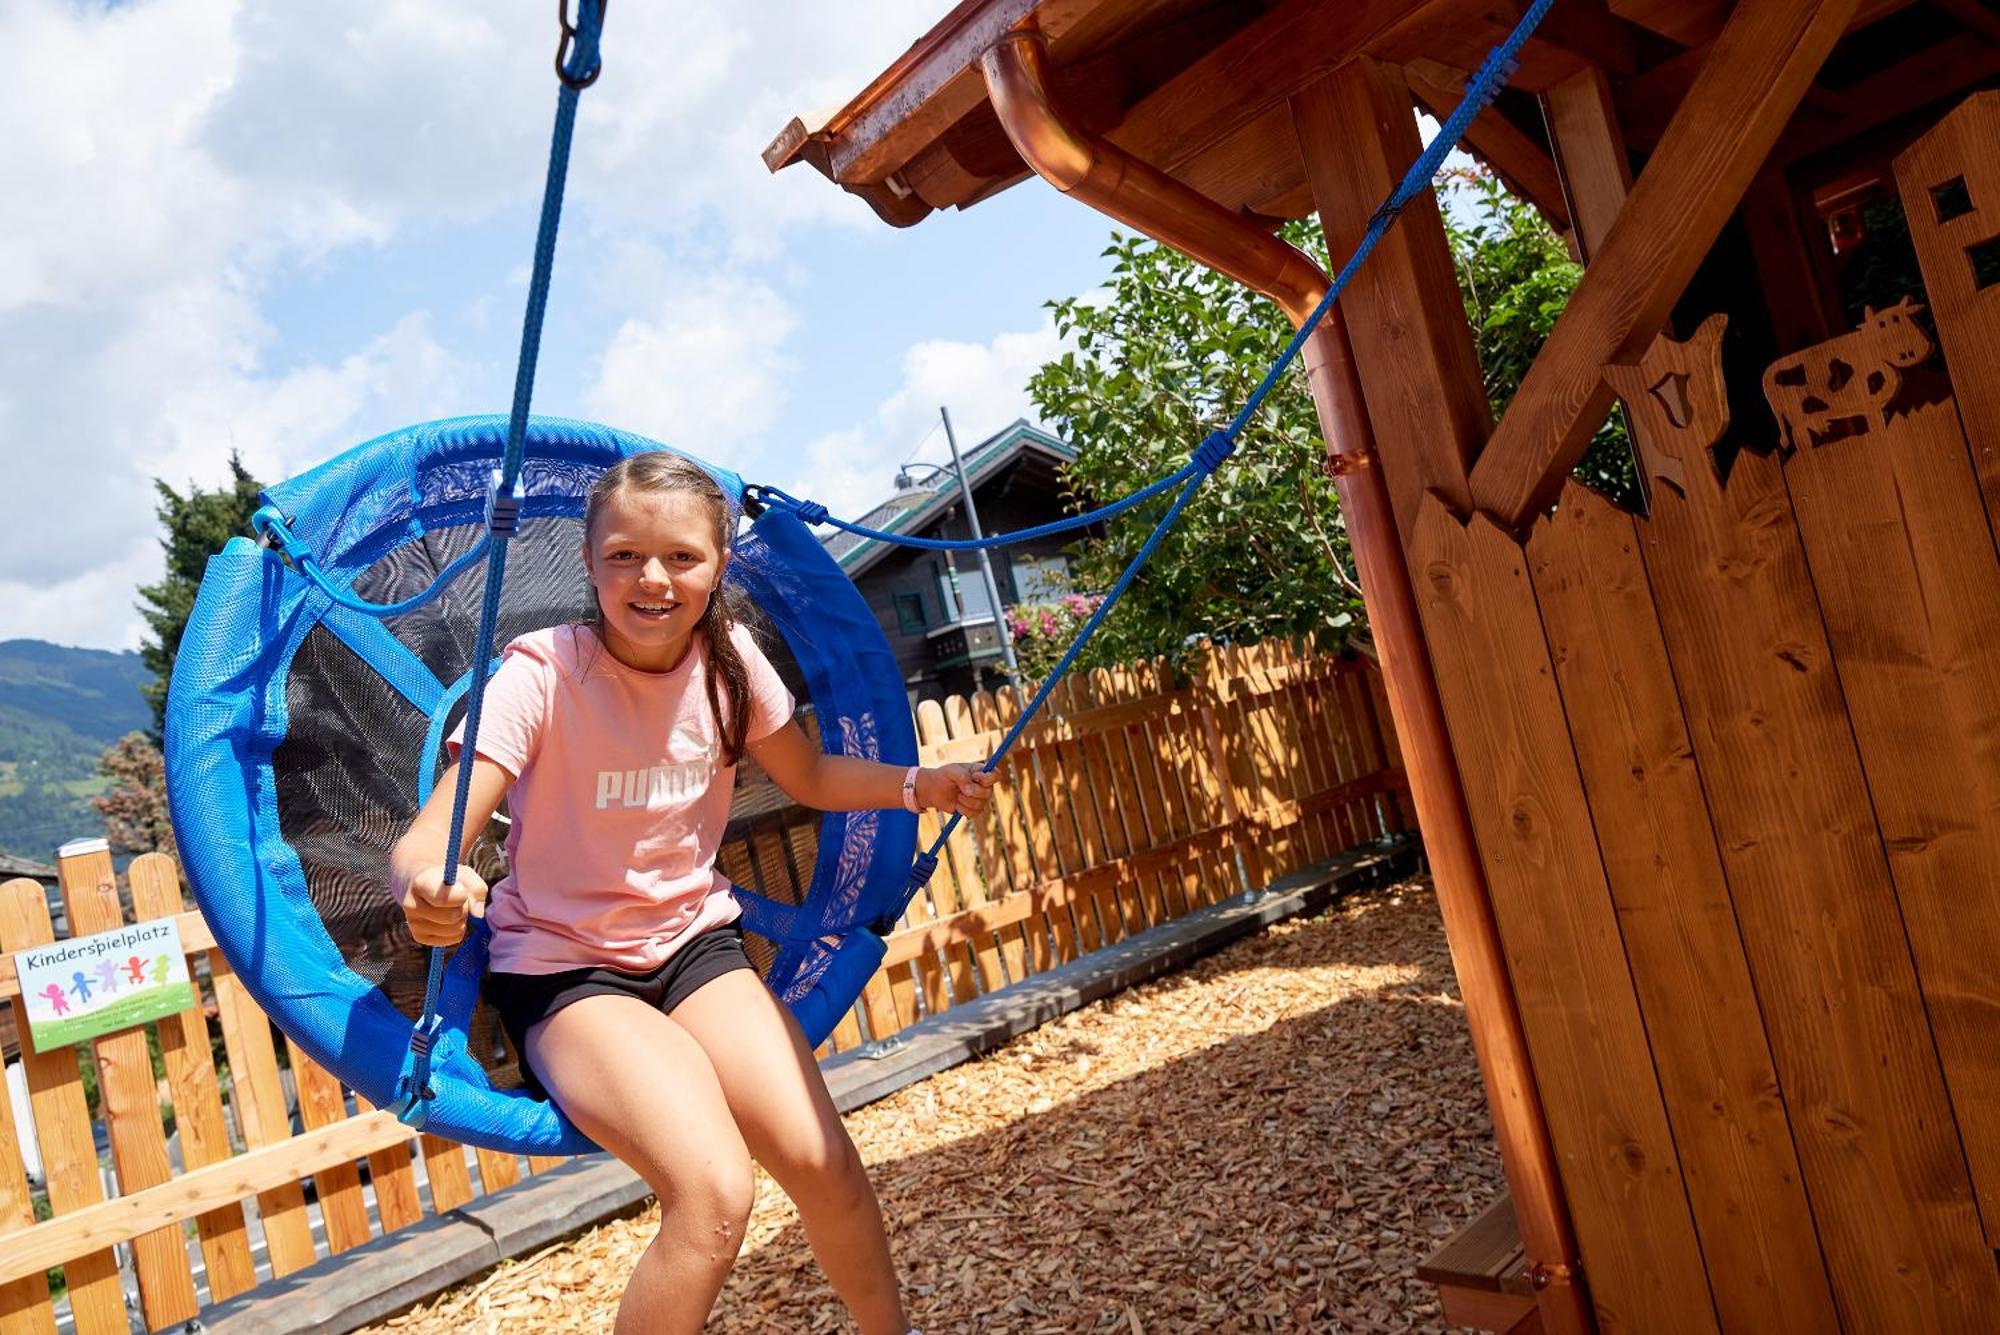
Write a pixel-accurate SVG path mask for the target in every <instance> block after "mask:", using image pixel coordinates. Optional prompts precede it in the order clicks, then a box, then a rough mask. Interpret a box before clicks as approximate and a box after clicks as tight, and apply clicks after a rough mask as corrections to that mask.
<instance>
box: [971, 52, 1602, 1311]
mask: <svg viewBox="0 0 2000 1335" xmlns="http://www.w3.org/2000/svg"><path fill="white" fill-rule="evenodd" d="M981 68H982V70H983V71H984V73H985V75H986V91H987V96H988V97H989V98H990V99H991V101H992V103H993V109H994V111H995V112H997V113H998V115H999V117H1000V124H1001V125H1002V126H1003V127H1004V128H1005V129H1006V131H1007V137H1008V138H1009V139H1011V140H1012V141H1013V144H1014V147H1015V149H1016V150H1017V151H1018V152H1019V153H1020V154H1021V157H1022V158H1023V159H1025V160H1026V162H1027V163H1028V165H1029V166H1030V167H1033V168H1034V169H1035V171H1036V172H1037V173H1039V174H1040V175H1041V176H1042V177H1044V178H1045V179H1046V180H1048V181H1049V183H1050V184H1052V185H1054V186H1055V187H1056V188H1057V189H1058V190H1061V191H1062V192H1063V193H1064V194H1066V195H1069V196H1071V197H1072V198H1074V199H1078V200H1081V201H1082V202H1084V203H1086V204H1088V205H1090V206H1091V207H1092V208H1094V209H1096V210H1098V211H1099V212H1100V213H1104V214H1108V215H1109V216H1111V217H1113V218H1115V219H1117V220H1118V221H1119V222H1122V223H1124V224H1125V225H1126V226H1128V227H1132V228H1136V229H1137V230H1139V231H1141V232H1143V233H1145V234H1146V235H1147V236H1150V237H1152V238H1153V239H1154V240H1156V241H1161V242H1164V243H1165V244H1167V245H1170V246H1173V247H1175V248H1176V249H1178V250H1181V251H1184V252H1186V253H1187V254H1188V255H1190V256H1192V257H1193V258H1195V259H1196V260H1198V261H1200V262H1201V263H1203V264H1206V265H1208V266H1209V267H1210V268H1213V269H1217V270H1219V271H1221V272H1222V273H1225V274H1227V275H1229V276H1230V277H1231V278H1234V279H1236V280H1237V281H1238V282H1240V283H1243V284H1244V285H1246V286H1248V287H1250V288H1252V289H1254V290H1255V291H1258V292H1261V293H1263V294H1264V295H1266V296H1268V297H1270V298H1271V299H1272V300H1273V301H1275V302H1277V303H1278V305H1279V306H1280V307H1281V308H1282V309H1283V310H1284V312H1285V314H1286V316H1288V317H1289V318H1290V319H1291V321H1292V323H1293V324H1294V325H1302V324H1304V322H1305V320H1306V319H1307V317H1308V316H1310V315H1311V314H1312V312H1313V311H1314V310H1315V309H1316V308H1317V307H1318V305H1319V302H1320V298H1321V297H1322V296H1324V295H1325V293H1326V289H1327V277H1326V275H1325V273H1324V272H1322V271H1321V270H1320V268H1319V266H1318V265H1317V264H1315V263H1313V261H1312V260H1311V259H1309V258H1308V257H1307V256H1305V255H1303V254H1301V253H1300V252H1299V251H1298V250H1296V249H1295V248H1294V247H1292V246H1290V245H1289V244H1287V243H1285V242H1284V241H1281V240H1279V239H1278V238H1277V237H1275V236H1273V235H1271V234H1270V233H1268V232H1266V231H1264V230H1263V229H1261V228H1259V227H1257V226H1256V225H1255V224H1253V223H1251V222H1249V221H1247V220H1246V219H1244V218H1242V217H1240V216H1239V215H1237V214H1235V213H1232V212H1231V211H1230V210H1228V209H1226V208H1224V207H1223V206H1222V205H1220V204H1218V203H1216V202H1215V201H1214V200H1212V199H1209V198H1208V197H1207V196H1205V195H1202V194H1200V193H1199V192H1197V191H1195V190H1192V189H1190V188H1189V187H1187V186H1185V185H1183V184H1182V183H1181V182H1179V181H1176V180H1175V179H1174V178H1172V177H1171V176H1168V175H1167V174H1166V173H1165V172H1162V171H1160V170H1159V169H1158V168H1156V167H1153V166H1151V165H1149V164H1147V163H1145V162H1142V161H1140V160H1139V159H1137V158H1135V157H1133V156H1132V155H1131V154H1129V153H1127V152H1125V151H1124V150H1123V149H1120V148H1118V147H1117V146H1116V145H1114V144H1110V143H1107V142H1105V141H1104V140H1102V139H1100V138H1098V137H1096V136H1094V135H1091V134H1089V133H1088V132H1086V131H1082V130H1079V129H1077V128H1076V127H1075V126H1074V125H1073V124H1072V123H1070V122H1069V121H1068V120H1067V119H1066V118H1065V117H1064V115H1063V114H1062V112H1061V110H1060V109H1059V108H1058V107H1056V105H1055V104H1054V102H1053V100H1052V99H1051V96H1050V93H1049V86H1048V78H1047V55H1046V52H1045V50H1044V44H1043V40H1042V37H1041V34H1039V33H1036V32H1033V31H1029V30H1025V29H1023V30H1017V31H1014V32H1011V33H1009V34H1008V35H1007V36H1006V37H1004V38H1002V39H1001V40H1000V42H999V43H998V44H997V45H996V46H994V47H993V48H992V49H991V50H990V51H988V52H987V53H986V55H985V56H984V57H983V59H982V61H981ZM1303 360H1304V363H1305V370H1306V377H1307V380H1308V381H1309V383H1310V384H1311V386H1312V396H1313V402H1314V403H1315V404H1316V405H1317V406H1318V409H1319V418H1320V427H1321V430H1322V431H1323V432H1324V433H1325V435H1326V441H1327V450H1328V454H1329V456H1330V457H1329V466H1330V467H1331V469H1332V471H1333V473H1334V475H1335V485H1336V486H1337V487H1338V488H1339V492H1340V503H1341V507H1342V510H1343V512H1344V514H1345V516H1346V519H1347V530H1348V537H1349V540H1350V542H1351V543H1352V546H1353V549H1354V555H1355V562H1356V564H1357V566H1358V567H1359V569H1360V573H1361V585H1362V588H1363V590H1364V591H1365V594H1366V603H1367V607H1368V623H1369V625H1370V627H1372V628H1373V632H1374V637H1375V643H1376V645H1377V647H1378V649H1379V651H1380V654H1381V661H1382V672H1383V680H1384V684H1385V685H1386V687H1387V689H1388V696H1389V708H1390V712H1391V714H1392V715H1393V716H1394V719H1395V724H1396V733H1397V736H1398V737H1399V738H1400V739H1401V741H1402V745H1403V750H1404V754H1405V755H1406V756H1407V757H1408V759H1409V771H1410V788H1411V795H1412V796H1413V797H1414V798H1415V800H1416V805H1417V817H1418V821H1419V823H1420V824H1421V826H1422V828H1423V832H1424V847H1425V851H1426V853H1427V854H1428V856H1429V858H1430V862H1431V868H1432V872H1433V876H1434V879H1435V881H1436V884H1437V894H1438V903H1439V906H1440V911H1441V913H1442V915H1443V918H1444V924H1445V933H1446V936H1447V937H1448V938H1449V940H1450V943H1451V953H1452V959H1453V962H1454V963H1455V965H1456V967H1457V970H1458V978H1459V984H1460V986H1461V987H1462V988H1463V989H1464V992H1465V1001H1466V1018H1467V1021H1468V1024H1469V1027H1470V1028H1471V1031H1472V1041H1473V1047H1474V1050H1475V1051H1476V1053H1477V1054H1478V1058H1479V1067H1480V1073H1481V1075H1482V1077H1483V1078H1484V1081H1485V1085H1486V1099H1487V1103H1488V1105H1489V1106H1490V1107H1491V1109H1492V1112H1493V1124H1494V1131H1495V1135H1496V1138H1497V1139H1498V1141H1499V1144H1500V1155H1501V1160H1502V1162H1503V1164H1504V1165H1505V1168H1506V1173H1507V1183H1508V1187H1509V1189H1510V1190H1511V1191H1512V1193H1513V1198H1514V1213H1515V1216H1516V1218H1517V1219H1518V1220H1519V1223H1520V1227H1521V1238H1522V1242H1523V1245H1524V1247H1525V1250H1526V1252H1527V1255H1528V1258H1529V1263H1530V1266H1531V1267H1532V1274H1533V1277H1534V1281H1535V1286H1536V1288H1537V1289H1538V1290H1539V1291H1540V1292H1539V1294H1538V1298H1537V1307H1538V1308H1539V1310H1540V1312H1541V1316H1542V1320H1543V1323H1544V1325H1545V1327H1546V1328H1547V1329H1548V1330H1549V1332H1550V1335H1585V1333H1586V1332H1589V1331H1592V1330H1594V1329H1595V1328H1596V1326H1595V1322H1594V1321H1593V1320H1592V1318H1591V1315H1590V1312H1589V1304H1588V1302H1587V1300H1586V1299H1585V1297H1584V1293H1583V1289H1582V1286H1581V1284H1580V1282H1579V1280H1580V1276H1579V1272H1578V1267H1577V1260H1576V1256H1577V1250H1576V1238H1575V1234H1574V1232H1573V1231H1572V1229H1571V1227H1570V1221H1569V1214H1568V1211H1567V1210H1566V1208H1565V1207H1564V1205H1563V1199H1562V1185H1561V1178H1560V1176H1559V1174H1558V1173H1557V1170H1556V1163H1555V1153H1554V1150H1553V1148H1552V1146H1551V1143H1550V1140H1549V1132H1548V1123H1547V1120H1546V1118H1545V1117H1544V1115H1543V1112H1542V1106H1541V1102H1540V1099H1539V1097H1538V1096H1537V1092H1536V1090H1535V1085H1534V1077H1533V1073H1532V1070H1531V1068H1530V1065H1529V1061H1528V1049H1527V1040H1526V1037H1525V1034H1524V1032H1523V1030H1522V1028H1521V1016H1520V1011H1519V1008H1518V1007H1517V1006H1516V1004H1515V1000H1514V993H1513V987H1512V984H1511V983H1510V982H1509V980H1508V976H1507V970H1506V962H1505V955H1504V954H1503V952H1502V949H1501V944H1500V932H1499V926H1498V924H1497V923H1496V922H1495V920H1494V917H1493V906H1492V902H1491V900H1490V899H1489V898H1488V895H1487V888H1486V881H1485V874H1484V872H1483V871H1482V869H1481V867H1480V862H1479V852H1478V848H1477V846H1476V844H1475V843H1474V842H1473V836H1472V822H1471V817H1470V815H1469V813H1468V812H1467V809H1466V803H1465V792H1464V789H1463V788H1462V786H1461V785H1460V782H1459V777H1458V769H1457V765H1456V762H1455V761H1454V759H1453V757H1452V751H1451V742H1450V739H1449V737H1448V736H1447V734H1446V732H1445V722H1444V707H1443V704H1442V702H1441V701H1440V699H1439V697H1438V688H1437V678H1436V676H1435V674H1434V671H1433V668H1432V665H1431V658H1430V651H1429V649H1428V647H1427V646H1426V645H1425V643H1424V637H1423V630H1422V626H1421V624H1420V623H1419V620H1418V614H1417V601H1416V592H1415V590H1414V589H1413V588H1412V586H1411V583H1410V577H1409V570H1408V567H1407V566H1406V565H1405V564H1404V561H1403V552H1402V544H1401V543H1400V541H1399V540H1398V538H1397V534H1396V519H1395V511H1394V510H1393V509H1392V508H1391V506H1390V501H1389V488H1388V485H1387V483H1386V482H1385V481H1384V480H1383V477H1382V470H1381V469H1380V468H1379V467H1378V466H1377V463H1378V460H1377V458H1376V453H1375V439H1374V431H1373V428H1372V427H1371V425H1370V423H1369V420H1368V414H1367V411H1366V408H1365V406H1364V401H1363V398H1362V392H1361V381H1360V378H1359V376H1358V375H1357V373H1356V371H1355V366H1354V355H1353V349H1352V346H1351V344H1350V343H1349V341H1348V335H1347V324H1346V321H1345V320H1344V319H1343V318H1342V315H1341V310H1340V307H1339V306H1338V305H1336V306H1335V307H1334V308H1333V309H1332V310H1331V311H1329V312H1328V313H1327V316H1326V318H1325V319H1323V320H1321V321H1320V323H1319V325H1318V326H1317V328H1316V329H1315V330H1314V332H1313V334H1312V337H1311V338H1310V339H1309V340H1308V341H1307V343H1306V345H1305V348H1304V349H1303Z"/></svg>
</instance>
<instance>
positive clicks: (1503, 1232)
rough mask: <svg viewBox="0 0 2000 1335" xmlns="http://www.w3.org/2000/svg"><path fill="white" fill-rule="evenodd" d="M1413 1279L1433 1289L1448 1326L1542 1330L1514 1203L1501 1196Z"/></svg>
mask: <svg viewBox="0 0 2000 1335" xmlns="http://www.w3.org/2000/svg"><path fill="white" fill-rule="evenodd" d="M1417 1278H1418V1279H1421V1280H1423V1281H1424V1282H1425V1283H1427V1284H1434V1285H1436V1286H1437V1291H1438V1299H1439V1301H1441V1302H1442V1303H1443V1304H1444V1316H1445V1324H1447V1325H1449V1326H1452V1327H1458V1326H1471V1327H1472V1328H1474V1329H1475V1330H1490V1331H1497V1332H1500V1335H1538V1333H1539V1332H1540V1330H1541V1328H1542V1323H1541V1319H1540V1318H1539V1317H1538V1316H1537V1315H1536V1314H1535V1286H1534V1284H1533V1282H1532V1281H1530V1279H1529V1278H1528V1258H1527V1254H1526V1252H1524V1251H1523V1250H1522V1248H1521V1228H1520V1225H1519V1224H1517V1223H1516V1222H1515V1220H1514V1201H1513V1198H1512V1197H1511V1196H1509V1195H1508V1194H1507V1193H1506V1192H1504V1191H1503V1192H1501V1193H1500V1195H1499V1197H1498V1198H1497V1199H1496V1200H1494V1202H1493V1203H1492V1204H1491V1205H1489V1206H1487V1207H1486V1208H1485V1209H1484V1210H1482V1211H1481V1212H1480V1214H1479V1217H1478V1218H1476V1219H1474V1220H1473V1221H1472V1222H1471V1223H1470V1224H1467V1225H1466V1226H1465V1227H1464V1228H1462V1229H1460V1230H1459V1231H1458V1232H1457V1233H1456V1234H1454V1235H1453V1236H1452V1238H1451V1239H1450V1241H1448V1242H1446V1243H1445V1244H1444V1246H1442V1247H1440V1248H1438V1249H1437V1251H1436V1252H1434V1253H1433V1254H1432V1255H1431V1258H1430V1259H1429V1260H1427V1261H1425V1262H1424V1263H1423V1264H1422V1265H1420V1266H1418V1267H1417Z"/></svg>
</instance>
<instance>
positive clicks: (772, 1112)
mask: <svg viewBox="0 0 2000 1335" xmlns="http://www.w3.org/2000/svg"><path fill="white" fill-rule="evenodd" d="M673 1019H674V1020H675V1021H676V1022H677V1023H678V1024H680V1025H682V1026H683V1027H684V1028H685V1029H686V1031H687V1032H688V1033H689V1034H692V1035H693V1036H694V1039H695V1041H696V1042H697V1043H699V1044H700V1045H701V1046H702V1048H703V1050H704V1051H706V1052H707V1053H708V1059H709V1062H710V1063H711V1064H712V1066H713V1067H714V1069H715V1074H716V1077H717V1079H719V1080H720V1081H721V1084H722V1093H723V1096H724V1097H725V1098H727V1099H728V1100H729V1108H730V1111H731V1112H733V1113H734V1114H735V1115H736V1125H737V1127H738V1128H739V1129H740V1130H741V1131H742V1133H743V1139H744V1141H745V1142H746V1143H747V1144H748V1145H749V1147H750V1153H751V1155H752V1156H753V1157H754V1158H755V1159H756V1160H757V1162H758V1163H760V1164H763V1165H764V1167H765V1168H766V1169H768V1170H769V1171H770V1174H771V1176H772V1177H774V1178H776V1179H777V1181H778V1185H779V1186H780V1187H783V1188H784V1190H785V1194H786V1195H787V1196H790V1197H791V1198H792V1201H793V1203H794V1204H796V1205H797V1206H798V1207H799V1219H800V1221H801V1222H803V1223H804V1225H805V1230H806V1239H807V1241H809V1242H810V1243H811V1244H812V1249H813V1255H814V1256H816V1257H818V1258H819V1263H820V1267H821V1268H822V1269H823V1270H825V1271H826V1277H827V1279H828V1281H829V1282H830V1283H831V1284H832V1285H833V1289H834V1292H835V1293H838V1294H839V1295H840V1299H841V1301H842V1302H843V1303H845V1304H846V1305H847V1310H848V1312H849V1313H850V1314H851V1315H852V1316H853V1317H854V1320H855V1322H856V1324H858V1325H859V1326H860V1327H861V1335H904V1332H905V1331H907V1330H908V1329H909V1328H910V1323H909V1321H908V1319H907V1318H906V1316H905V1315H904V1312H903V1303H902V1298H901V1296H900V1295H899V1293H898V1290H897V1284H896V1267H895V1263H894V1262H893V1261H892V1260H891V1259H890V1256H889V1239H888V1237H887V1235H886V1234H885V1232H884V1231H883V1227H882V1207H881V1206H880V1205H879V1204H878V1203H877V1201H876V1199H875V1189H874V1187H872V1186H870V1185H869V1182H868V1173H867V1171H866V1169H864V1168H863V1167H862V1164H861V1156H860V1154H858V1153H857V1152H856V1151H855V1148H854V1142H853V1141H852V1140H851V1139H849V1138H848V1135H847V1128H846V1127H845V1126H843V1125H842V1124H841V1121H840V1114H839V1113H838V1112H836V1111H835V1110H834V1107H833V1098H832V1096H831V1095H829V1094H828V1093H827V1090H826V1081H825V1080H824V1079H823V1078H822V1077H821V1076H820V1072H819V1063H817V1062H815V1061H814V1060H813V1055H812V1050H811V1049H810V1048H808V1047H806V1042H805V1036H804V1035H803V1034H802V1033H800V1031H799V1027H798V1023H797V1021H795V1020H793V1019H792V1017H791V1014H790V1013H789V1012H788V1011H786V1010H785V1009H784V1007H782V1006H780V1005H779V1004H778V1002H777V999H776V998H775V997H773V996H772V995H771V993H770V991H769V989H767V988H766V987H765V986H764V984H763V983H762V982H761V981H759V980H758V978H757V975H756V974H754V973H751V972H750V971H749V970H747V969H738V970H737V971H735V972H734V973H727V974H724V975H723V976H722V977H720V978H717V979H715V980H714V981H713V982H710V983H707V984H705V985H704V986H703V987H701V988H700V989H699V990H698V991H696V992H695V993H694V995H693V996H690V997H689V998H688V999H687V1000H685V1001H683V1002H682V1003H681V1004H680V1005H679V1006H678V1007H676V1008H675V1010H674V1013H673Z"/></svg>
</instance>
